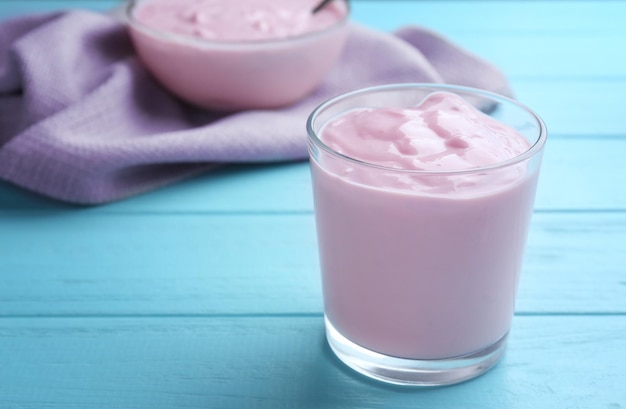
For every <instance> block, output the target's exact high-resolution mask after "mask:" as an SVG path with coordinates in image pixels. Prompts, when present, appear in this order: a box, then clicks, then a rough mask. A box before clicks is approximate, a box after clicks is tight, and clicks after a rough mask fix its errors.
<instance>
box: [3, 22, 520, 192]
mask: <svg viewBox="0 0 626 409" xmlns="http://www.w3.org/2000/svg"><path fill="white" fill-rule="evenodd" d="M405 82H433V83H453V84H459V85H467V86H472V87H476V88H482V89H486V90H490V91H494V92H497V93H500V94H504V95H510V94H511V91H510V88H509V86H508V83H507V80H506V78H505V77H504V75H503V74H502V73H501V72H500V71H498V70H497V69H496V68H495V67H493V66H492V65H491V64H489V63H488V62H486V61H484V60H482V59H481V58H479V57H477V56H475V55H472V54H470V53H468V52H467V51H465V50H463V49H461V48H459V47H458V46H456V45H454V44H452V43H451V42H449V41H447V40H446V39H444V38H442V37H440V36H439V35H437V34H435V33H433V32H429V31H428V30H425V29H423V28H418V27H407V28H404V29H402V30H400V31H398V32H396V33H394V34H389V33H383V32H378V31H375V30H372V29H369V28H366V27H363V26H360V25H357V24H352V27H351V33H350V37H349V40H348V43H347V45H346V48H345V50H344V53H343V55H342V57H341V59H340V61H339V62H338V63H337V64H336V65H335V66H334V68H333V69H332V71H331V72H330V73H329V74H328V76H327V78H326V79H325V81H324V83H323V84H322V85H321V86H320V87H319V88H318V89H317V90H316V91H315V92H314V93H313V94H312V95H310V96H309V97H308V98H307V99H306V100H303V101H301V102H299V103H297V104H295V105H292V106H289V107H285V108H283V109H276V110H249V111H241V112H236V113H231V114H223V113H217V112H209V111H206V110H201V109H199V108H195V107H192V106H190V105H188V104H185V103H184V102H182V101H180V100H179V99H177V98H175V97H174V96H172V95H171V94H169V93H168V92H167V91H165V90H164V89H163V88H162V87H161V86H160V85H159V84H157V83H156V82H155V81H154V80H153V79H152V78H151V77H150V75H149V74H148V73H147V71H146V70H145V69H144V68H143V67H142V65H141V63H140V62H139V60H138V59H137V57H136V55H135V53H134V50H133V48H132V44H131V42H130V40H129V37H128V35H127V32H126V29H125V27H124V25H123V24H122V23H120V22H119V21H118V20H117V19H115V18H113V17H111V16H108V15H104V14H97V13H91V12H86V11H72V12H66V13H58V14H50V15H43V16H30V17H26V18H19V19H15V20H11V21H6V22H4V23H0V178H1V179H4V180H5V181H8V182H11V183H13V184H16V185H18V186H21V187H23V188H26V189H29V190H31V191H34V192H38V193H40V194H43V195H47V196H50V197H53V198H56V199H59V200H63V201H69V202H75V203H83V204H96V203H105V202H110V201H114V200H119V199H122V198H125V197H128V196H131V195H136V194H139V193H142V192H146V191H148V190H151V189H155V188H157V187H160V186H164V185H166V184H169V183H173V182H175V181H178V180H181V179H183V178H186V177H189V176H191V175H194V174H197V173H199V172H203V171H207V170H208V169H211V168H212V167H214V166H215V165H216V164H219V163H236V162H272V161H288V160H301V159H305V158H306V157H307V143H306V139H307V138H306V131H305V122H306V119H307V117H308V115H309V113H310V112H311V111H312V110H313V108H315V106H316V105H318V104H319V103H321V102H322V101H324V100H326V99H328V98H330V97H332V96H335V95H337V94H339V93H342V92H346V91H350V90H354V89H358V88H361V87H365V86H371V85H379V84H388V83H405Z"/></svg>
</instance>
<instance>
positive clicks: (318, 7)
mask: <svg viewBox="0 0 626 409" xmlns="http://www.w3.org/2000/svg"><path fill="white" fill-rule="evenodd" d="M331 1H333V0H322V1H321V2H320V3H319V4H318V5H317V6H315V8H314V9H313V11H312V12H311V13H313V14H315V13H317V12H318V11H320V10H321V9H323V8H324V7H326V5H328V3H330V2H331Z"/></svg>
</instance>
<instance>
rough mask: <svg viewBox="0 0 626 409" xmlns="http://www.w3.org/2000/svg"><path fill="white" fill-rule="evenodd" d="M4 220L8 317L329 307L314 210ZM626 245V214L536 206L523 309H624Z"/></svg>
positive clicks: (0, 238)
mask: <svg viewBox="0 0 626 409" xmlns="http://www.w3.org/2000/svg"><path fill="white" fill-rule="evenodd" d="M0 220H2V219H0ZM2 226H3V228H2V229H1V230H0V242H2V243H4V244H3V246H2V247H1V248H0V255H1V259H2V269H3V272H2V274H1V275H0V288H2V292H1V293H0V316H2V315H4V316H13V315H17V316H20V315H28V316H46V315H51V316H57V315H98V314H102V315H133V314H137V315H146V314H147V315H150V314H157V315H158V314H165V315H168V314H169V315H176V314H226V315H228V314H268V313H269V314H276V313H320V312H321V310H322V307H321V306H322V301H321V292H320V291H321V290H320V283H319V271H318V262H317V247H316V240H315V231H314V230H315V229H314V221H313V216H312V215H310V214H304V215H299V214H293V215H286V214H281V215H254V214H252V215H235V214H233V215H228V214H206V215H202V214H201V215H196V214H186V215H185V214H172V215H170V214H158V215H149V214H146V215H138V216H133V217H128V216H126V215H103V214H97V216H96V215H94V214H93V213H92V212H63V213H59V214H54V213H16V214H14V215H12V216H11V217H10V218H9V217H6V218H4V220H3V222H2ZM624 243H626V212H604V213H597V212H591V213H588V212H558V213H553V212H547V213H537V214H535V217H534V220H533V224H532V229H531V233H530V237H529V243H528V250H527V257H526V264H525V266H524V272H523V275H522V280H521V284H520V292H519V302H518V313H521V314H530V313H532V314H536V313H543V312H545V313H626V277H625V275H624V265H626V251H624V250H625V249H626V248H625V245H624ZM415 262H416V268H419V260H416V261H415Z"/></svg>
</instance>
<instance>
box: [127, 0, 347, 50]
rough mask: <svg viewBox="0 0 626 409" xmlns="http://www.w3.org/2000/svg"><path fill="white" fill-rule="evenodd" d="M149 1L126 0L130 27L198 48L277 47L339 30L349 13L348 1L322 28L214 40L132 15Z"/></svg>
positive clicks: (165, 39)
mask: <svg viewBox="0 0 626 409" xmlns="http://www.w3.org/2000/svg"><path fill="white" fill-rule="evenodd" d="M146 1H150V0H128V2H127V4H126V7H125V8H124V17H125V20H126V22H127V23H128V24H129V25H130V26H131V27H132V28H135V29H137V30H139V31H141V32H143V33H144V34H147V35H150V36H152V37H154V38H158V39H159V40H164V41H170V42H175V43H180V44H185V45H190V46H196V47H200V48H219V49H224V50H228V49H231V48H232V49H236V50H238V49H242V48H244V49H245V48H258V47H277V46H281V45H284V44H291V43H295V42H298V41H306V40H308V39H312V38H316V37H318V36H322V35H324V34H327V33H329V32H333V31H335V30H339V29H341V28H342V27H344V26H346V25H347V23H348V21H349V19H350V14H351V8H350V3H349V2H345V4H346V12H345V14H344V15H343V16H342V18H341V19H340V20H338V21H337V22H335V23H334V24H332V25H330V26H328V27H326V28H324V29H322V30H315V31H310V32H306V33H302V34H298V35H294V36H290V37H281V38H270V39H262V40H250V41H245V40H236V41H215V40H208V39H201V38H196V37H193V36H188V35H184V34H177V33H170V32H166V31H161V30H157V29H155V28H152V27H150V26H148V25H146V24H144V23H142V22H141V21H139V20H137V19H136V18H135V15H134V10H135V7H137V6H138V5H139V4H140V3H143V2H146Z"/></svg>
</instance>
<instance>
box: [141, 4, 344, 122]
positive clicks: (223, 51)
mask: <svg viewBox="0 0 626 409" xmlns="http://www.w3.org/2000/svg"><path fill="white" fill-rule="evenodd" d="M315 4H316V0H272V1H266V0H236V1H234V0H143V1H137V2H135V3H133V5H132V6H131V8H130V9H129V22H130V24H129V26H130V32H131V35H132V38H133V41H134V43H135V46H136V49H137V51H138V53H139V56H140V57H141V59H142V60H143V61H144V63H145V64H146V66H147V67H148V68H149V69H150V71H151V72H152V73H153V74H154V76H155V77H156V78H157V79H158V80H159V81H160V82H161V83H162V84H163V85H164V86H165V87H166V88H168V89H170V90H171V91H173V92H174V93H175V94H177V95H178V96H180V97H181V98H183V99H185V100H187V101H189V102H191V103H193V104H196V105H199V106H201V107H205V108H217V109H224V110H233V109H246V108H274V107H279V106H283V105H286V104H289V103H292V102H295V101H297V100H299V99H301V98H303V97H304V96H306V95H307V94H308V93H310V92H311V91H312V90H313V89H315V87H316V86H317V85H318V84H319V83H320V82H321V81H322V79H323V77H324V75H325V74H326V72H327V71H328V70H329V69H330V67H331V66H332V64H333V63H334V62H335V60H336V59H337V58H338V56H339V54H340V52H341V49H342V47H343V44H344V42H345V40H346V37H347V25H346V24H345V23H346V20H347V15H348V8H347V6H346V3H345V2H343V1H336V2H333V3H332V4H329V5H328V6H327V7H325V8H324V9H322V10H321V11H319V12H318V13H315V14H313V13H311V10H312V9H313V7H314V6H315Z"/></svg>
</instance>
